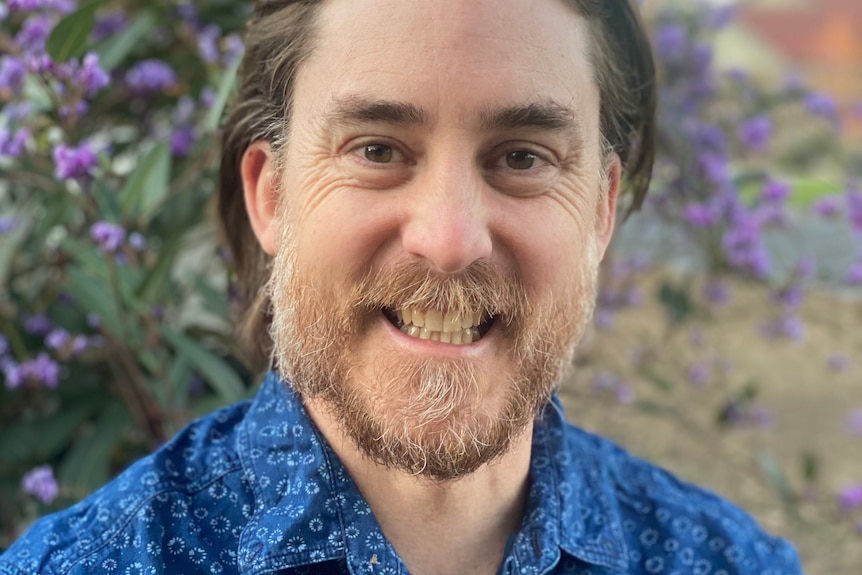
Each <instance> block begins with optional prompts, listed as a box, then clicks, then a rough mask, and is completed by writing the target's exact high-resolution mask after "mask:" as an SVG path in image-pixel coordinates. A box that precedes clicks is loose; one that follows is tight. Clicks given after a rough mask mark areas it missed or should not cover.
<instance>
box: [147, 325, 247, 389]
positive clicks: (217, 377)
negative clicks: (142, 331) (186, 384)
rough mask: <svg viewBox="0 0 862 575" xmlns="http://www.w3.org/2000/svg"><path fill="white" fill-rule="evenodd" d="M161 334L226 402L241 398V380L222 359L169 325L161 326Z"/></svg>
mask: <svg viewBox="0 0 862 575" xmlns="http://www.w3.org/2000/svg"><path fill="white" fill-rule="evenodd" d="M162 336H163V337H164V338H165V340H167V342H168V343H170V344H171V346H172V347H173V348H174V349H175V350H176V351H177V353H179V354H181V355H184V356H185V359H186V360H188V362H189V363H190V364H191V365H192V366H193V367H194V368H195V369H196V370H197V372H198V373H200V374H201V377H203V378H204V379H205V380H206V381H207V382H208V383H209V384H210V385H211V386H212V387H213V389H214V390H215V391H216V393H218V395H219V396H221V399H222V400H223V401H224V402H227V403H235V402H237V401H239V400H240V399H242V397H243V395H244V388H243V384H242V380H241V379H240V378H239V376H238V375H237V374H236V373H235V372H234V371H233V369H231V367H230V366H229V365H228V364H227V362H225V361H224V360H223V359H221V358H220V357H218V356H217V355H215V354H214V353H212V352H211V351H209V350H208V349H206V348H204V347H202V346H201V345H200V344H198V342H196V341H195V340H193V339H191V338H189V337H186V336H185V335H183V334H182V333H180V332H178V331H174V330H172V329H171V328H169V327H162Z"/></svg>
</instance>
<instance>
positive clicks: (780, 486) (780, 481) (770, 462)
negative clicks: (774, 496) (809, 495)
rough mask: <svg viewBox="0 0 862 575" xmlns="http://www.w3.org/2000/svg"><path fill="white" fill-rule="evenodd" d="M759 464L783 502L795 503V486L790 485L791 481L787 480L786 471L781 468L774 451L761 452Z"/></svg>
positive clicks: (758, 459) (758, 458)
mask: <svg viewBox="0 0 862 575" xmlns="http://www.w3.org/2000/svg"><path fill="white" fill-rule="evenodd" d="M757 466H758V467H759V468H760V472H761V473H763V476H764V477H765V478H766V481H767V483H769V485H770V487H772V489H773V490H774V491H775V492H776V493H778V495H779V497H781V500H782V501H783V502H785V503H793V502H795V501H796V499H797V497H796V494H795V493H794V492H793V488H792V487H790V483H789V482H788V481H787V477H785V475H784V471H782V469H781V464H780V463H779V462H778V459H776V458H775V456H774V455H773V454H772V453H769V452H763V453H761V454H760V455H759V456H758V457H757Z"/></svg>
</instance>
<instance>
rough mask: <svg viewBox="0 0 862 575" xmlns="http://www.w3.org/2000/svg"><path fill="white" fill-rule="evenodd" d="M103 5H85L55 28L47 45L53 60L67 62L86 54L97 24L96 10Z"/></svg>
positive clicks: (94, 2)
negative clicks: (94, 25)
mask: <svg viewBox="0 0 862 575" xmlns="http://www.w3.org/2000/svg"><path fill="white" fill-rule="evenodd" d="M101 3H102V2H101V0H95V1H93V2H89V3H87V4H84V5H83V6H81V7H80V8H79V9H78V10H76V11H75V12H72V13H71V14H69V15H68V16H66V17H65V18H63V19H62V20H60V21H59V22H58V23H57V25H56V26H54V29H53V30H51V34H50V35H49V36H48V41H47V43H46V44H45V47H46V48H47V50H48V55H50V56H51V59H52V60H54V61H55V62H65V61H66V60H69V59H70V58H78V57H79V56H82V55H83V54H84V52H85V51H86V50H87V39H88V38H89V37H90V32H92V30H93V24H95V22H96V8H98V7H99V4H101Z"/></svg>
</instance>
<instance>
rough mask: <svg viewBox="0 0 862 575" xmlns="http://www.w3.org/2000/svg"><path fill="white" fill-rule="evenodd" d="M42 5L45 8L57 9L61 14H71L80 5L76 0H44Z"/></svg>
mask: <svg viewBox="0 0 862 575" xmlns="http://www.w3.org/2000/svg"><path fill="white" fill-rule="evenodd" d="M42 5H43V6H44V7H45V8H48V9H53V10H56V11H57V12H59V13H60V14H69V13H71V12H74V11H75V8H77V7H78V3H77V1H76V0H43V3H42Z"/></svg>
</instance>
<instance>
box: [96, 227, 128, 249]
mask: <svg viewBox="0 0 862 575" xmlns="http://www.w3.org/2000/svg"><path fill="white" fill-rule="evenodd" d="M90 237H91V238H92V239H93V241H94V242H96V244H98V246H99V248H100V249H101V250H102V251H103V252H105V253H106V254H113V253H116V251H117V250H118V249H120V246H121V245H122V244H123V240H125V239H126V230H124V229H123V227H122V226H118V225H117V224H112V223H110V222H104V221H102V222H96V223H95V224H93V225H92V226H91V227H90Z"/></svg>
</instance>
